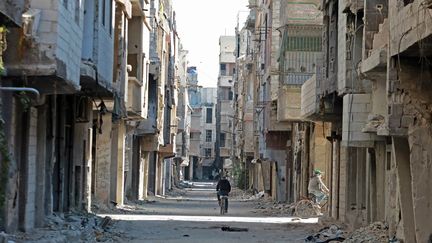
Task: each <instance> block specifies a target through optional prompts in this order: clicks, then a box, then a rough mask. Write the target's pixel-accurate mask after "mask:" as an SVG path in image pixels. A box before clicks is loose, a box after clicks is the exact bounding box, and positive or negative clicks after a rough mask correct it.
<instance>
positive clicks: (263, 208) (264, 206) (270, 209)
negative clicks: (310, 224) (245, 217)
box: [255, 198, 322, 217]
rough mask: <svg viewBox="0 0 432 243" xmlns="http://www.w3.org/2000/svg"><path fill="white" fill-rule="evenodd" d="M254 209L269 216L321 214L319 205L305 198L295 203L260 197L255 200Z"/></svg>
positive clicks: (313, 215) (309, 215)
mask: <svg viewBox="0 0 432 243" xmlns="http://www.w3.org/2000/svg"><path fill="white" fill-rule="evenodd" d="M255 209H258V211H259V212H260V213H264V214H266V215H269V216H275V215H279V216H280V215H286V216H297V217H316V216H321V215H322V213H321V209H320V207H319V206H318V205H316V204H314V203H313V202H312V201H310V200H307V199H303V200H300V201H298V202H296V203H291V204H287V203H278V202H275V201H273V200H271V199H269V198H262V199H261V200H259V201H258V202H257V205H256V206H255ZM258 211H255V212H258Z"/></svg>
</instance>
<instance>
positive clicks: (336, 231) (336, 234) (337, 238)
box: [305, 224, 346, 243]
mask: <svg viewBox="0 0 432 243" xmlns="http://www.w3.org/2000/svg"><path fill="white" fill-rule="evenodd" d="M345 234H346V232H344V231H343V230H342V229H341V228H340V227H339V226H337V225H334V224H333V225H330V226H327V227H324V228H322V229H321V230H319V231H318V233H316V234H313V235H310V236H308V237H306V239H305V242H309V243H324V242H343V241H344V240H345Z"/></svg>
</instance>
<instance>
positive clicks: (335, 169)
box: [331, 139, 340, 219]
mask: <svg viewBox="0 0 432 243" xmlns="http://www.w3.org/2000/svg"><path fill="white" fill-rule="evenodd" d="M332 153H333V161H332V172H331V173H332V187H331V190H332V191H331V217H333V218H335V219H339V173H340V171H339V169H340V167H339V161H340V141H339V140H337V139H336V140H334V141H333V147H332Z"/></svg>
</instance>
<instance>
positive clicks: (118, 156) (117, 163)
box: [111, 120, 126, 205]
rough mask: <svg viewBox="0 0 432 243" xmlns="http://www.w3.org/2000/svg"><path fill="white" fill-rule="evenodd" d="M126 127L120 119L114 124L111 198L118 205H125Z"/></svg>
mask: <svg viewBox="0 0 432 243" xmlns="http://www.w3.org/2000/svg"><path fill="white" fill-rule="evenodd" d="M125 138H126V127H125V124H124V121H122V120H120V121H119V122H118V123H117V124H114V125H113V136H112V150H111V151H112V155H111V156H112V157H111V161H112V164H111V172H112V174H111V193H113V194H112V195H111V199H112V200H114V201H115V202H116V203H117V204H118V205H123V199H124V162H125V145H126V144H125V142H126V140H125Z"/></svg>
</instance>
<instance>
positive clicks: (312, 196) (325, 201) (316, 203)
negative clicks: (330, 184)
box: [309, 193, 329, 211]
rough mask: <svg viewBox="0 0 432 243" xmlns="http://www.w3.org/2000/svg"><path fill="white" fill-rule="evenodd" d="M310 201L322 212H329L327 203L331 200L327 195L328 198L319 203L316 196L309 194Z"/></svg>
mask: <svg viewBox="0 0 432 243" xmlns="http://www.w3.org/2000/svg"><path fill="white" fill-rule="evenodd" d="M309 200H311V201H312V202H313V203H314V204H315V205H317V206H319V208H320V210H323V211H327V203H328V200H329V195H328V193H326V196H325V197H324V199H323V200H321V202H320V203H318V202H317V198H316V196H315V195H314V194H312V193H309Z"/></svg>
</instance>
